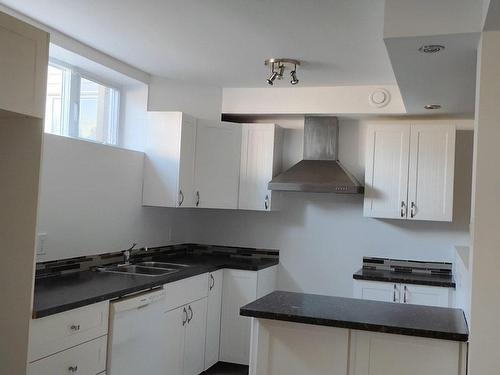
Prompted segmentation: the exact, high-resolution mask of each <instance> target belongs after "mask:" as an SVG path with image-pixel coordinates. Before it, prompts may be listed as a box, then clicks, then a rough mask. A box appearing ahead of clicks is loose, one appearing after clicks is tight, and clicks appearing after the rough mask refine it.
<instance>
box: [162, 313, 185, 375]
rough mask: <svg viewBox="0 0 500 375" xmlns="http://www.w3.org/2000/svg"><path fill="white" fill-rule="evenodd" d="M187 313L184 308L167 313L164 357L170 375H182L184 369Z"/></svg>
mask: <svg viewBox="0 0 500 375" xmlns="http://www.w3.org/2000/svg"><path fill="white" fill-rule="evenodd" d="M186 322H187V311H186V309H185V308H184V307H179V308H177V309H175V310H170V311H168V312H166V313H165V336H166V346H165V349H164V352H163V353H164V355H165V359H166V361H165V362H166V368H168V371H169V372H168V374H169V375H182V374H183V367H184V340H185V329H184V327H185V324H187V323H186Z"/></svg>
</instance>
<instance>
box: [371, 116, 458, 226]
mask: <svg viewBox="0 0 500 375" xmlns="http://www.w3.org/2000/svg"><path fill="white" fill-rule="evenodd" d="M454 163H455V126H454V125H442V124H387V125H374V126H372V127H371V128H370V130H369V131H368V145H367V160H366V173H365V201H364V215H365V216H369V217H379V218H399V219H410V220H431V221H451V220H452V216H453V178H454Z"/></svg>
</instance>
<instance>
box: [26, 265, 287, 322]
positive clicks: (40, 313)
mask: <svg viewBox="0 0 500 375" xmlns="http://www.w3.org/2000/svg"><path fill="white" fill-rule="evenodd" d="M278 264H279V260H278V259H276V261H269V262H268V263H266V264H264V265H244V266H243V265H242V266H235V265H234V264H220V265H216V266H210V265H207V266H203V265H200V266H193V268H198V270H197V271H194V270H192V271H194V272H191V273H189V274H179V277H176V275H175V274H174V275H168V280H165V278H161V277H158V278H155V277H151V281H150V282H146V281H145V282H144V284H141V285H138V286H136V287H133V288H126V289H120V290H117V291H116V292H113V293H107V294H103V295H100V296H98V297H90V298H85V299H82V300H79V301H78V302H71V303H66V304H61V305H58V306H56V307H50V308H46V309H40V310H35V308H34V307H33V310H32V312H31V317H32V319H39V318H44V317H46V316H50V315H54V314H58V313H61V312H64V311H68V310H73V309H76V308H79V307H84V306H88V305H91V304H94V303H97V302H102V301H107V300H112V299H116V298H120V297H124V296H126V295H129V294H132V293H137V292H141V291H145V290H149V289H153V288H156V287H159V286H162V285H165V284H169V283H172V282H175V281H179V280H183V279H187V278H189V277H193V276H197V275H201V274H204V273H208V272H214V271H217V270H219V269H224V268H230V269H238V270H243V271H260V270H263V269H266V268H269V267H274V266H276V265H278ZM144 277H145V278H146V277H148V276H144Z"/></svg>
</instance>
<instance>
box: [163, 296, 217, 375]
mask: <svg viewBox="0 0 500 375" xmlns="http://www.w3.org/2000/svg"><path fill="white" fill-rule="evenodd" d="M206 315H207V298H203V299H201V300H198V301H194V302H191V303H189V304H187V305H185V306H181V307H178V308H176V309H174V310H170V311H167V312H166V313H165V336H166V337H167V339H168V340H167V341H168V343H167V347H166V348H165V357H166V362H167V368H168V371H169V375H170V374H171V375H198V374H200V373H201V372H202V371H203V370H204V365H205V363H204V359H205V331H206Z"/></svg>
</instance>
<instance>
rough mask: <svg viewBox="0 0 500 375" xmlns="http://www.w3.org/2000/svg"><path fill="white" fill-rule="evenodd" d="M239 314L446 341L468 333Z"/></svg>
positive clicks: (248, 312) (463, 337)
mask: <svg viewBox="0 0 500 375" xmlns="http://www.w3.org/2000/svg"><path fill="white" fill-rule="evenodd" d="M240 315H242V316H247V317H252V318H258V319H269V320H279V321H285V322H293V323H302V324H312V325H319V326H326V327H336V328H345V329H354V330H360V331H370V332H380V333H390V334H396V335H404V336H417V337H425V338H431V339H440V340H448V341H460V342H467V341H468V340H469V335H468V334H460V333H450V332H439V331H429V330H423V329H413V328H404V327H396V326H385V325H378V324H370V323H360V322H352V321H346V320H331V319H322V318H314V317H304V316H293V315H288V314H278V313H272V312H269V313H266V312H261V311H259V312H257V311H254V310H248V309H245V308H241V309H240Z"/></svg>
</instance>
